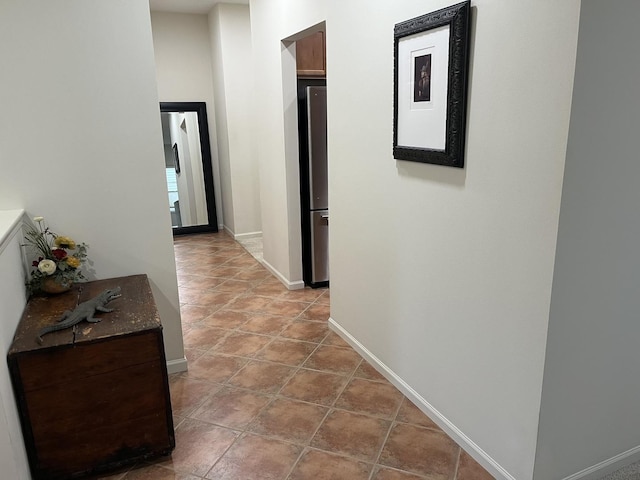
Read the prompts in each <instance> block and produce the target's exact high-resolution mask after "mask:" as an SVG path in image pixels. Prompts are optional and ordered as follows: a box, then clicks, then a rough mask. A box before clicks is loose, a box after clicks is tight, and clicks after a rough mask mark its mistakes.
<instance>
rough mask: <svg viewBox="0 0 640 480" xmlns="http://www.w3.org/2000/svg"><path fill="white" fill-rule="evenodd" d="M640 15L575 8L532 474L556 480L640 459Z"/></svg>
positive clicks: (610, 7)
mask: <svg viewBox="0 0 640 480" xmlns="http://www.w3.org/2000/svg"><path fill="white" fill-rule="evenodd" d="M638 18H640V4H638V2H636V1H634V0H616V1H614V2H598V1H594V0H583V2H582V11H581V15H580V35H579V41H578V54H577V63H576V76H575V87H574V92H573V104H572V111H571V127H570V131H569V141H568V148H567V160H566V166H565V175H564V185H563V191H562V206H561V209H560V226H559V233H558V249H557V254H556V266H555V271H554V278H553V293H552V300H551V311H550V321H549V339H548V343H547V356H546V364H545V373H544V385H543V389H542V409H541V416H540V433H539V445H540V446H539V448H538V453H537V458H536V478H539V479H550V478H554V479H555V478H563V477H565V476H567V475H570V474H573V473H575V472H578V471H580V470H583V469H587V468H589V467H592V466H594V465H596V464H598V463H600V462H604V461H606V460H608V459H611V458H612V457H614V456H616V455H620V454H624V452H628V453H627V456H624V455H623V457H624V458H621V459H620V460H621V461H622V463H630V462H631V461H632V460H640V416H639V415H638V405H640V382H639V381H638V372H639V371H640V348H638V342H639V341H640V319H639V318H638V312H640V296H639V295H638V286H639V285H640V256H639V255H638V239H639V238H640V211H639V210H638V205H640V189H639V188H638V184H637V183H638V179H639V178H640V163H639V162H638V151H640V138H639V137H638V134H637V128H638V125H640V97H639V96H638V92H637V79H638V78H639V77H640V65H639V64H638V62H637V61H634V59H635V58H636V57H637V51H638V47H639V46H640V33H639V32H638V28H637V19H638ZM620 466H621V465H618V467H620ZM601 473H604V472H601Z"/></svg>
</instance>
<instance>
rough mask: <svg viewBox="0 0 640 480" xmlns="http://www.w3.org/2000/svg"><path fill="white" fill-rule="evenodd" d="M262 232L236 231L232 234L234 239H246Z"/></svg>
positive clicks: (257, 235)
mask: <svg viewBox="0 0 640 480" xmlns="http://www.w3.org/2000/svg"><path fill="white" fill-rule="evenodd" d="M261 236H262V232H248V233H237V234H235V235H234V236H233V238H234V240H248V239H249V238H256V237H261Z"/></svg>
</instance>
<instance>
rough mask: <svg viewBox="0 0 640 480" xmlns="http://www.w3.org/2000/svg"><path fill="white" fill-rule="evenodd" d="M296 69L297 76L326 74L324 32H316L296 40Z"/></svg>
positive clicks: (320, 75) (321, 75)
mask: <svg viewBox="0 0 640 480" xmlns="http://www.w3.org/2000/svg"><path fill="white" fill-rule="evenodd" d="M296 70H297V73H298V76H299V77H324V76H325V75H326V74H327V66H326V53H325V41H324V32H316V33H313V34H311V35H309V36H308V37H304V38H302V39H300V40H298V41H297V42H296Z"/></svg>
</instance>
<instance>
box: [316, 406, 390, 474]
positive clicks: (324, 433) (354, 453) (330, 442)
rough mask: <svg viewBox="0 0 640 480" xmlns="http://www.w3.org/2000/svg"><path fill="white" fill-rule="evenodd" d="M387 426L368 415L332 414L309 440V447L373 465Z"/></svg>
mask: <svg viewBox="0 0 640 480" xmlns="http://www.w3.org/2000/svg"><path fill="white" fill-rule="evenodd" d="M390 425H391V422H389V421H386V420H382V419H381V418H374V417H370V416H368V415H360V414H357V413H351V412H345V411H343V410H334V411H332V412H331V413H330V414H329V416H328V417H327V418H326V419H325V421H324V422H323V423H322V425H321V426H320V428H319V429H318V432H317V433H316V434H315V436H314V437H313V440H311V446H312V447H315V448H319V449H321V450H325V451H328V452H333V453H337V454H340V455H347V456H349V457H355V458H357V459H359V460H363V461H365V462H373V461H375V459H376V456H377V455H378V452H379V451H380V447H381V446H382V444H383V442H384V439H385V437H386V435H387V432H388V431H389V426H390Z"/></svg>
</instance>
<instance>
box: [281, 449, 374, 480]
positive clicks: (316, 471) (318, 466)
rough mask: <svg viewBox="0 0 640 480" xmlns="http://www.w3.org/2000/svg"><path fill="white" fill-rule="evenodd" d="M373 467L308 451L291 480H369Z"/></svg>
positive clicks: (293, 472) (294, 470) (336, 456)
mask: <svg viewBox="0 0 640 480" xmlns="http://www.w3.org/2000/svg"><path fill="white" fill-rule="evenodd" d="M370 470H371V466H370V465H367V464H366V463H362V462H358V461H356V460H353V459H350V458H345V457H340V456H338V455H331V454H330V453H327V452H319V451H317V450H311V449H309V450H307V451H306V452H305V453H304V454H303V455H302V458H300V461H299V462H298V464H297V465H296V466H295V468H294V469H293V471H292V472H291V475H290V476H289V480H367V479H368V478H369V472H370Z"/></svg>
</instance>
